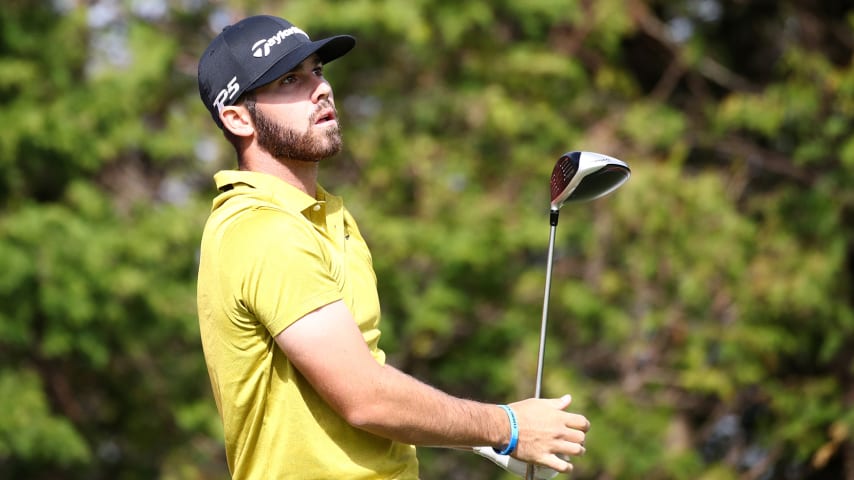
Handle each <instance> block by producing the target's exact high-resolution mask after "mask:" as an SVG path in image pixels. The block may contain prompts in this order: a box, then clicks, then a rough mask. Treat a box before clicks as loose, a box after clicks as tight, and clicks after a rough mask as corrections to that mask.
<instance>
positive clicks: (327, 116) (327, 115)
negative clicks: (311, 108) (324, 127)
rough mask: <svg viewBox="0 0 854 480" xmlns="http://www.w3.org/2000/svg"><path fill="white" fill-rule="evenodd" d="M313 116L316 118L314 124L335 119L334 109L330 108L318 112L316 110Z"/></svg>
mask: <svg viewBox="0 0 854 480" xmlns="http://www.w3.org/2000/svg"><path fill="white" fill-rule="evenodd" d="M315 118H316V120H315V122H314V124H315V125H320V124H322V123H326V122H334V121H335V120H336V118H335V110H331V109H324V110H321V111H320V112H318V114H317V116H316V117H315Z"/></svg>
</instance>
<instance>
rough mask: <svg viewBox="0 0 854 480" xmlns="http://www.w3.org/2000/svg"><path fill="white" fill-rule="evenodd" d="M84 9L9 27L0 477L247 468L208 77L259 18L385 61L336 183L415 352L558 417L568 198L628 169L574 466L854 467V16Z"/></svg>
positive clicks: (585, 320)
mask: <svg viewBox="0 0 854 480" xmlns="http://www.w3.org/2000/svg"><path fill="white" fill-rule="evenodd" d="M78 3H79V2H66V1H61V0H54V1H41V2H23V1H15V0H13V1H11V2H7V3H6V4H4V7H3V9H2V10H0V122H2V123H0V124H2V125H3V129H2V135H0V272H2V274H1V275H0V305H2V307H0V477H3V478H6V477H9V478H32V479H39V478H68V479H76V478H81V479H83V478H85V479H100V478H104V479H106V478H110V479H112V478H128V479H135V478H140V479H150V478H164V479H170V480H171V479H175V480H179V479H198V478H225V477H227V470H226V469H225V466H224V459H223V454H222V446H221V436H220V426H219V420H218V417H217V415H216V410H215V406H214V403H213V400H212V398H211V396H210V393H209V385H208V379H207V373H206V370H205V368H204V363H203V358H202V355H201V347H200V342H199V341H198V330H197V326H196V318H195V295H194V292H195V269H196V263H195V261H196V251H197V245H198V241H199V235H200V232H201V226H202V223H203V222H204V219H205V216H206V211H207V208H208V205H209V201H210V199H211V197H212V196H213V194H214V192H212V185H211V180H210V175H211V174H212V173H213V172H214V171H215V170H217V169H219V168H230V166H231V165H232V164H233V152H232V151H231V150H230V147H229V146H228V145H227V143H226V142H225V141H224V140H223V139H222V138H221V136H220V133H219V132H218V131H217V130H216V128H215V127H214V126H213V124H212V122H210V120H209V118H208V114H207V112H206V111H205V109H204V108H203V107H202V105H201V103H200V102H199V100H198V94H197V92H196V87H195V68H196V59H197V57H198V55H199V54H200V53H201V52H202V51H203V49H204V47H205V46H206V44H207V43H208V42H209V41H210V39H211V38H212V37H213V35H214V34H215V32H216V31H218V30H219V29H220V28H221V27H222V26H224V25H226V24H227V23H230V22H231V21H233V20H235V19H236V18H239V17H242V16H244V15H247V14H253V13H261V12H264V13H271V14H277V15H282V16H285V17H287V18H289V19H291V20H292V21H294V22H295V23H297V24H298V25H300V26H301V27H302V28H304V29H305V30H307V31H309V32H311V33H312V34H313V35H315V36H322V35H324V34H327V33H338V32H349V33H353V34H354V35H356V36H357V38H358V44H357V48H356V49H355V50H354V51H353V52H352V53H350V54H349V55H347V56H346V57H344V58H343V59H341V60H338V61H336V62H335V63H333V64H332V65H330V66H329V67H328V68H327V69H326V72H327V76H328V78H329V79H330V81H331V82H332V84H333V86H334V88H335V93H336V103H337V105H338V108H339V110H340V113H341V115H342V123H343V126H344V131H345V151H344V152H342V154H341V155H339V156H338V157H337V158H336V159H333V160H330V161H328V162H325V163H324V164H323V165H322V170H323V172H322V182H323V183H324V185H325V186H327V187H328V188H330V189H331V190H332V191H334V192H336V193H340V194H343V195H344V197H345V199H346V202H347V205H348V206H349V208H350V209H351V210H352V211H353V212H354V214H355V215H356V217H357V218H358V219H359V222H360V227H361V229H362V231H363V233H364V234H365V235H366V237H367V239H368V241H369V243H370V244H371V245H372V248H373V250H374V262H375V267H376V270H377V274H378V277H379V282H380V290H381V292H380V294H381V299H382V305H383V313H384V318H383V331H384V338H383V346H384V348H385V349H386V350H387V351H388V352H389V354H390V356H389V358H390V361H391V362H393V363H395V364H396V365H398V366H400V367H402V368H403V369H405V370H406V371H408V372H410V373H412V374H414V375H416V376H417V377H419V378H422V379H424V380H427V381H429V382H431V383H433V384H436V385H438V386H440V387H441V388H443V389H445V390H448V391H451V392H453V393H456V394H459V395H464V396H470V397H475V398H479V399H484V400H489V401H494V402H506V401H510V400H514V399H517V398H521V397H524V396H530V395H531V394H532V392H533V383H534V375H535V369H536V354H537V346H538V345H537V340H538V333H539V320H540V313H541V308H542V300H543V299H542V295H543V283H544V276H545V260H546V259H545V249H546V241H547V239H548V214H547V210H548V178H549V175H550V173H551V168H552V166H553V165H554V162H555V161H556V160H557V158H558V156H560V155H561V154H562V153H564V152H565V151H568V150H593V151H599V152H602V153H607V154H610V155H614V156H616V157H618V158H622V159H624V160H626V161H627V162H628V163H629V164H630V165H631V166H632V170H633V177H632V179H631V180H630V181H629V183H627V184H626V185H625V186H624V187H623V188H622V189H620V190H619V191H618V192H616V193H615V194H613V195H612V196H610V197H607V198H605V199H602V200H598V201H596V202H593V203H590V204H585V205H569V206H566V207H565V208H564V210H563V212H562V214H561V223H560V226H559V228H558V239H557V252H556V260H555V266H554V282H553V289H552V295H551V306H550V330H549V337H548V345H547V351H546V354H547V356H546V376H545V385H544V390H545V393H546V394H547V395H558V394H561V393H564V392H571V393H572V394H573V396H574V402H573V408H574V409H577V410H578V411H581V412H583V413H585V414H586V415H587V416H588V417H589V418H590V419H591V421H592V423H593V430H592V431H591V433H590V436H589V439H588V442H587V447H588V454H587V456H585V457H583V458H580V459H577V460H576V462H575V463H576V471H575V473H574V474H573V475H574V476H575V477H576V478H579V479H582V478H589V479H593V478H597V479H604V478H659V479H696V478H702V479H735V478H746V479H747V478H749V479H760V478H761V479H790V478H799V479H800V478H804V479H820V478H851V477H852V473H851V472H854V442H852V439H851V435H852V433H851V432H854V414H852V413H851V412H852V411H854V409H852V398H854V390H852V385H854V381H852V374H853V373H854V372H853V371H852V355H851V352H852V351H854V311H852V301H851V298H852V265H854V262H852V252H854V243H852V231H851V225H852V224H854V218H853V217H854V216H853V215H852V212H854V189H852V185H854V181H852V180H854V128H852V126H854V125H852V124H854V70H853V69H854V67H852V56H853V55H854V36H852V34H851V31H852V28H854V11H853V10H852V9H851V8H850V7H848V6H846V5H845V4H844V3H845V2H818V3H819V4H814V3H811V2H804V1H795V0H787V1H783V2H769V1H761V2H730V1H724V0H681V1H677V0H672V1H665V0H648V1H642V0H632V1H628V2H624V1H616V0H598V1H596V2H581V1H573V0H560V1H558V0H493V1H486V0H470V1H466V2H456V1H447V0H430V1H428V0H410V1H402V0H351V1H334V0H313V1H307V0H290V1H288V2H260V1H252V2H250V1H245V2H240V1H236V0H235V1H230V2H229V1H223V2H214V3H211V4H203V3H202V2H165V1H163V2H160V1H151V2H137V1H130V0H128V1H121V0H111V1H107V0H100V1H95V2H89V3H88V4H87V5H86V6H83V4H79V5H78ZM421 460H422V476H423V478H425V479H433V478H467V479H493V478H510V477H508V476H506V475H505V476H503V477H502V476H501V474H500V473H499V472H498V471H497V470H496V469H495V468H494V466H492V464H490V463H489V462H486V461H485V460H483V459H480V458H476V457H473V456H471V455H467V454H463V453H460V452H454V451H446V450H436V449H422V453H421Z"/></svg>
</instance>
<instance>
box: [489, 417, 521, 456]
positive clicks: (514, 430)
mask: <svg viewBox="0 0 854 480" xmlns="http://www.w3.org/2000/svg"><path fill="white" fill-rule="evenodd" d="M499 407H501V408H502V410H504V411H505V412H506V413H507V419H508V420H510V443H508V444H507V446H506V447H504V450H498V449H497V448H495V447H492V449H493V450H495V453H497V454H499V455H510V454H511V453H513V450H516V444H517V443H519V424H518V423H517V422H516V414H515V413H514V412H513V409H512V408H510V407H509V406H507V405H499Z"/></svg>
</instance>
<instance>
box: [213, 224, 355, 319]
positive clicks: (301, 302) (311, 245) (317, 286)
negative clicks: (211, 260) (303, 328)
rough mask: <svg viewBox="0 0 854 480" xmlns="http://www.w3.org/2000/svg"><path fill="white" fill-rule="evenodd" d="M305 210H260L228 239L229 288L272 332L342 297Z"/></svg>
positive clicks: (325, 250) (225, 240) (328, 257)
mask: <svg viewBox="0 0 854 480" xmlns="http://www.w3.org/2000/svg"><path fill="white" fill-rule="evenodd" d="M314 229H315V227H314V226H313V225H312V224H311V223H310V222H309V221H308V220H307V219H306V218H305V217H303V216H302V215H300V214H293V213H290V212H286V211H282V210H276V209H258V210H255V211H253V212H252V213H251V214H249V215H245V216H244V217H243V218H241V219H240V220H238V221H235V222H234V223H233V224H232V225H231V226H230V228H229V229H228V232H227V234H226V237H225V238H223V243H222V248H223V250H224V251H223V252H220V254H221V255H222V258H224V259H226V262H225V263H226V264H227V265H225V266H226V268H227V272H228V273H227V275H228V277H229V282H228V283H229V284H230V287H229V288H230V290H231V291H232V292H234V294H235V295H238V296H239V298H238V299H236V300H237V301H239V302H242V305H243V306H244V307H245V308H246V309H247V310H248V312H249V313H250V316H251V317H254V318H256V319H257V321H258V322H259V323H261V324H262V325H263V326H264V327H265V328H266V329H267V330H268V331H269V332H270V334H271V335H272V336H276V335H278V334H279V333H281V332H282V331H283V330H284V329H286V328H287V327H288V326H290V325H291V324H292V323H294V322H296V321H297V320H299V319H300V318H302V317H303V316H305V315H306V314H308V313H311V312H312V311H314V310H317V309H318V308H320V307H322V306H324V305H328V304H330V303H332V302H335V301H337V300H341V299H342V293H341V288H340V287H339V285H338V282H337V281H336V279H335V276H334V274H333V271H332V264H333V262H332V255H331V252H329V250H328V248H326V247H325V246H324V245H323V243H322V242H320V241H319V239H318V238H317V235H318V234H317V233H316V231H315V230H314Z"/></svg>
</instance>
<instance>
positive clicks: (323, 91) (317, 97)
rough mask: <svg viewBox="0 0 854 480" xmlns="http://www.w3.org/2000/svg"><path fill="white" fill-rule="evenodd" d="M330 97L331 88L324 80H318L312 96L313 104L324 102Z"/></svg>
mask: <svg viewBox="0 0 854 480" xmlns="http://www.w3.org/2000/svg"><path fill="white" fill-rule="evenodd" d="M331 96H332V86H331V85H329V82H327V81H326V79H324V78H321V79H319V81H318V83H317V86H315V87H314V93H313V94H312V97H311V100H312V102H314V103H317V102H319V101H321V100H325V99H327V98H329V97H331Z"/></svg>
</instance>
